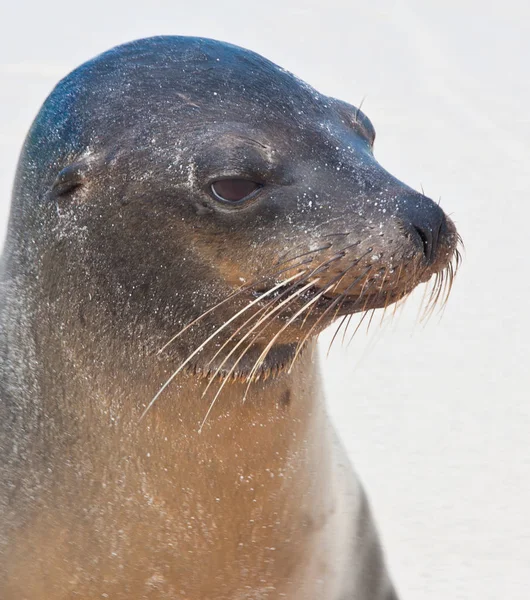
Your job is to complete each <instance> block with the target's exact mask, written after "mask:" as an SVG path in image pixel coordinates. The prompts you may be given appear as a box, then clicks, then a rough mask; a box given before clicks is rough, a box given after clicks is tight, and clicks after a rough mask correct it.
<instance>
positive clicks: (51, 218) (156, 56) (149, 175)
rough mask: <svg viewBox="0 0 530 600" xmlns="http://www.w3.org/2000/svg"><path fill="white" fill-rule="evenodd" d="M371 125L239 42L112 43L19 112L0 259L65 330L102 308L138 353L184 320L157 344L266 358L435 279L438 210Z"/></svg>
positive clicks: (285, 355) (452, 248)
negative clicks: (391, 162) (25, 130)
mask: <svg viewBox="0 0 530 600" xmlns="http://www.w3.org/2000/svg"><path fill="white" fill-rule="evenodd" d="M374 138H375V131H374V127H373V125H372V123H371V122H370V120H369V119H368V117H366V116H365V114H364V113H363V112H362V111H361V110H360V109H359V108H356V107H354V106H351V105H349V104H347V103H345V102H342V101H339V100H336V99H334V98H330V97H327V96H325V95H322V94H320V93H319V92H317V91H316V90H314V89H313V88H312V87H310V86H309V85H307V84H306V83H304V82H302V81H300V80H299V79H297V78H296V77H295V76H293V75H292V74H290V73H288V72H287V71H285V70H283V69H281V68H280V67H278V66H276V65H274V64H273V63H271V62H270V61H268V60H266V59H264V58H262V57H261V56H259V55H257V54H255V53H253V52H250V51H248V50H244V49H242V48H238V47H236V46H232V45H229V44H225V43H221V42H217V41H212V40H207V39H199V38H186V37H158V38H151V39H146V40H139V41H137V42H133V43H129V44H126V45H123V46H120V47H117V48H115V49H113V50H111V51H109V52H106V53H104V54H102V55H100V56H98V57H97V58H95V59H93V60H91V61H89V62H87V63H85V64H84V65H82V66H81V67H79V68H78V69H77V70H75V71H74V72H73V73H72V74H70V75H69V76H67V77H66V78H65V79H64V80H63V81H61V82H60V83H59V84H58V86H57V87H56V88H55V90H54V91H53V92H52V94H51V95H50V97H49V98H48V99H47V101H46V103H45V104H44V106H43V108H42V110H41V111H40V113H39V115H38V116H37V119H36V121H35V123H34V124H33V127H32V129H31V131H30V133H29V135H28V138H27V140H26V144H25V146H24V150H23V153H22V157H21V161H20V166H19V170H18V177H17V181H16V185H15V198H16V201H15V204H14V206H13V210H12V215H11V225H10V230H9V234H8V245H7V248H8V251H7V256H6V264H7V268H8V272H9V273H11V274H12V275H14V274H17V273H18V274H22V273H26V274H32V275H33V276H35V277H37V280H38V286H39V289H40V294H41V296H44V297H45V298H46V301H47V305H48V306H51V307H55V308H54V310H56V311H61V312H62V313H63V314H64V315H65V317H64V318H65V319H66V320H67V321H68V322H69V323H70V324H71V325H75V326H76V327H82V326H83V323H85V322H86V321H87V319H95V320H99V322H101V323H108V322H109V320H110V321H111V322H113V323H114V326H113V327H111V328H110V329H111V330H112V333H113V335H119V336H123V337H124V338H126V339H129V340H137V341H138V345H139V346H142V344H143V346H142V347H145V348H146V349H147V351H153V350H155V349H156V348H160V347H161V346H164V345H165V343H166V342H167V341H169V340H170V339H172V335H173V334H174V333H177V332H179V331H181V329H182V328H183V327H185V326H186V324H189V323H194V325H192V326H190V327H188V328H187V329H186V331H185V334H183V335H180V336H178V337H177V338H176V339H174V340H173V342H172V344H170V345H168V346H167V352H168V353H169V355H170V356H173V357H174V359H175V360H177V359H178V360H183V359H185V358H186V357H188V359H189V361H188V366H194V367H195V368H196V369H199V370H201V371H207V372H211V370H212V369H213V368H214V367H216V365H217V366H218V367H219V368H220V372H221V373H226V372H230V373H232V374H234V373H235V374H239V375H241V374H243V375H245V374H246V373H248V372H249V369H252V367H253V365H256V364H257V363H256V357H261V362H260V369H263V370H266V369H270V368H278V366H281V365H283V364H285V363H286V362H288V359H291V358H292V356H293V354H294V352H295V349H296V347H297V344H298V345H299V344H301V343H303V342H304V341H306V340H308V339H311V338H312V337H313V336H314V335H316V334H317V333H318V332H319V331H321V330H322V329H323V328H324V327H326V326H328V325H329V324H330V323H331V322H332V321H333V320H334V319H336V318H337V317H338V316H340V315H344V314H351V313H354V312H360V311H366V310H368V309H372V308H378V307H385V306H388V305H389V304H392V303H394V302H396V301H398V300H400V299H401V298H403V297H405V296H406V295H407V294H409V293H410V291H411V290H412V289H413V288H414V287H415V286H416V285H418V284H419V283H422V282H425V281H427V280H429V279H430V278H431V277H433V276H438V278H439V280H440V281H442V279H443V275H444V274H445V277H446V279H447V278H449V279H450V278H451V274H452V264H453V262H454V260H455V257H456V256H457V250H456V247H457V239H458V236H457V233H456V230H455V227H454V225H453V223H452V222H451V220H450V219H449V218H448V217H447V216H446V215H445V214H444V212H443V211H442V209H441V208H440V207H439V206H438V205H437V204H436V203H435V202H433V201H432V200H430V199H429V198H427V197H426V196H425V195H424V194H422V193H419V192H416V191H414V190H413V189H411V188H410V187H408V186H407V185H405V184H404V183H402V182H400V181H399V180H398V179H396V178H395V177H394V176H392V175H391V174H390V173H388V172H387V171H386V170H385V169H384V168H383V167H381V166H380V165H379V163H378V162H377V161H376V159H375V158H374V154H373V144H374ZM35 223H37V224H38V227H35ZM28 228H30V229H31V230H32V231H35V235H34V236H32V238H31V239H28V238H27V237H25V236H24V235H23V233H21V232H23V231H24V230H26V231H27V230H28ZM214 307H215V308H214ZM109 317H110V319H109ZM216 332H217V333H216ZM210 339H211V340H212V343H207V344H205V343H204V342H205V340H210ZM225 342H226V346H225V347H224V350H223V351H222V352H221V353H220V354H219V348H220V347H222V346H223V344H224V343H225ZM201 345H203V347H201ZM237 345H239V349H238V350H237V351H235V352H234V346H237ZM197 348H199V350H197ZM245 348H246V354H245V356H244V357H241V358H240V359H239V362H237V361H236V358H237V357H238V356H239V354H240V350H241V351H244V350H245ZM229 351H232V352H233V354H232V357H231V358H230V360H227V361H225V363H223V362H222V360H221V359H222V358H223V356H224V357H225V358H226V354H227V352H229ZM192 352H195V354H193V358H192V359H190V358H189V357H190V354H191V353H192ZM216 352H217V355H216Z"/></svg>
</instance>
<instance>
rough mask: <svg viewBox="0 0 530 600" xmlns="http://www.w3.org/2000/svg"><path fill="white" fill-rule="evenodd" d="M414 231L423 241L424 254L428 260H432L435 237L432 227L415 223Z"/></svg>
mask: <svg viewBox="0 0 530 600" xmlns="http://www.w3.org/2000/svg"><path fill="white" fill-rule="evenodd" d="M413 227H414V231H415V232H416V233H417V234H418V236H419V238H420V240H421V243H422V245H423V254H424V255H425V258H426V259H427V261H430V260H431V257H432V251H433V239H432V234H431V231H430V229H427V228H421V227H418V226H417V225H413Z"/></svg>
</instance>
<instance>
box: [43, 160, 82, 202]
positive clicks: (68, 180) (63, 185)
mask: <svg viewBox="0 0 530 600" xmlns="http://www.w3.org/2000/svg"><path fill="white" fill-rule="evenodd" d="M88 170H89V164H88V162H87V161H84V160H81V161H79V162H75V163H72V164H71V165H68V166H67V167H65V168H64V169H63V170H62V171H60V172H59V174H58V175H57V177H56V178H55V181H54V182H53V185H52V190H51V191H52V193H53V194H54V195H55V196H68V195H69V194H72V193H73V192H75V191H76V190H78V189H79V188H81V187H83V186H84V185H85V184H86V182H87V174H88Z"/></svg>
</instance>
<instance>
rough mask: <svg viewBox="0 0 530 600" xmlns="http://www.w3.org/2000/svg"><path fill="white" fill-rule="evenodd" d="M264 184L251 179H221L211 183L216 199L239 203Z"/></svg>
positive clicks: (252, 194)
mask: <svg viewBox="0 0 530 600" xmlns="http://www.w3.org/2000/svg"><path fill="white" fill-rule="evenodd" d="M262 187H263V186H262V185H261V183H256V182H255V181H251V180H250V179H219V180H218V181H214V182H213V183H212V185H211V189H212V193H213V195H214V197H215V199H216V200H221V202H230V203H238V202H242V201H243V200H248V199H250V198H251V197H252V196H254V195H255V194H256V192H257V191H258V190H260V189H261V188H262Z"/></svg>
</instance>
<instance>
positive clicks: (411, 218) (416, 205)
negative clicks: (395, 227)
mask: <svg viewBox="0 0 530 600" xmlns="http://www.w3.org/2000/svg"><path fill="white" fill-rule="evenodd" d="M405 206H406V208H405V211H404V212H405V214H404V215H402V216H401V218H402V219H403V221H404V224H405V227H406V229H407V230H408V232H409V233H410V234H411V237H412V239H413V240H414V241H415V243H416V244H417V246H418V247H419V248H420V249H421V250H422V252H423V255H424V257H425V260H426V262H427V264H431V263H433V262H434V261H435V260H436V257H437V255H438V248H439V246H440V241H441V239H442V237H443V232H444V230H445V229H446V228H447V221H446V217H445V213H444V211H443V210H442V209H441V208H440V207H439V206H438V204H436V203H435V202H433V201H432V200H429V198H425V197H424V196H421V197H420V198H419V199H418V198H417V197H416V198H410V199H407V201H406V202H405Z"/></svg>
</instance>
